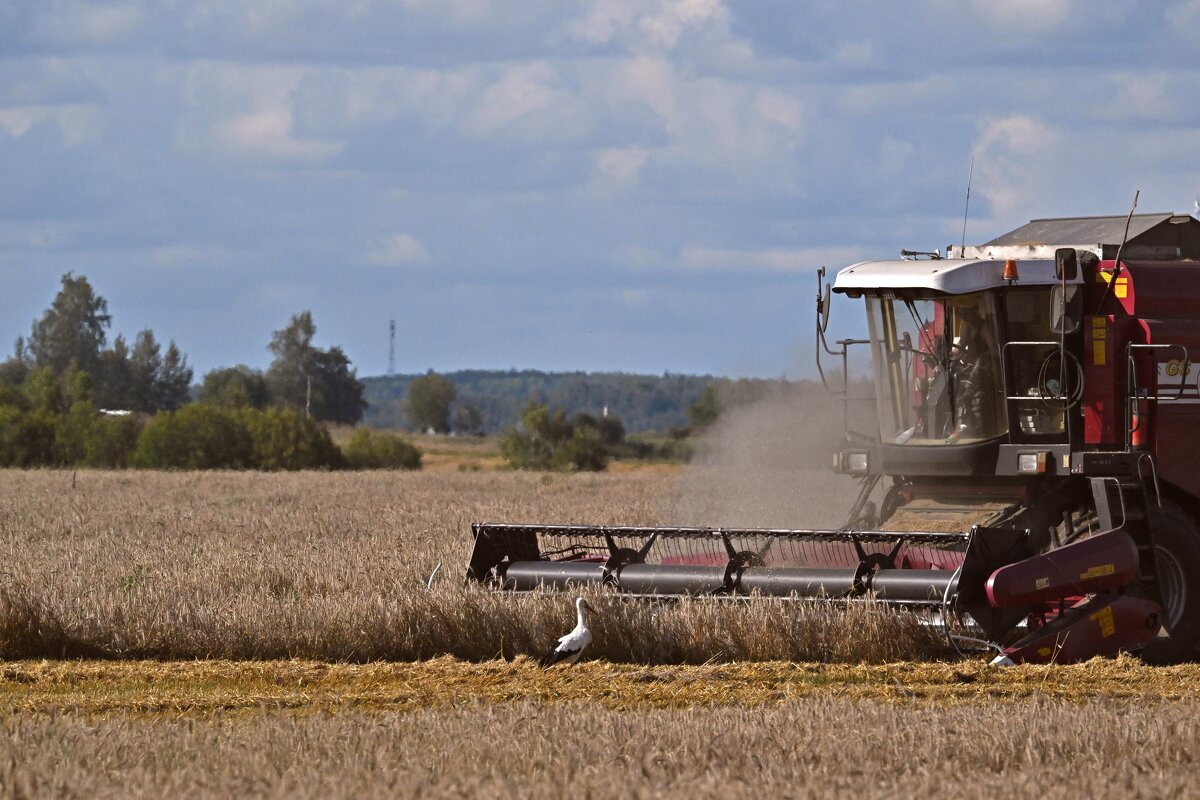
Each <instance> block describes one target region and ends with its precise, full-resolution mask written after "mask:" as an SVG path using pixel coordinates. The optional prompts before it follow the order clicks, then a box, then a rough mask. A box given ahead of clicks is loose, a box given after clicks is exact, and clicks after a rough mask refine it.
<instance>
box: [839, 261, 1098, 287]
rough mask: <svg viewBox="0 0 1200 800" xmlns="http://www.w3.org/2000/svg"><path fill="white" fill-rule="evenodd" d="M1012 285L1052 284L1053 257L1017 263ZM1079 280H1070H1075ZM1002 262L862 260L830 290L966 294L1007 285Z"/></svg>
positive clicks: (1056, 282) (847, 268) (1054, 283)
mask: <svg viewBox="0 0 1200 800" xmlns="http://www.w3.org/2000/svg"><path fill="white" fill-rule="evenodd" d="M1017 274H1018V276H1019V278H1018V279H1017V280H1016V281H1013V285H1014V286H1054V285H1057V284H1059V283H1061V281H1060V280H1059V279H1057V278H1055V277H1054V261H1053V259H1029V260H1022V261H1018V262H1017ZM1078 280H1079V279H1076V280H1075V281H1072V282H1074V283H1077V282H1078ZM1008 285H1009V282H1008V281H1006V280H1004V261H999V260H984V259H976V258H931V259H921V260H918V261H907V260H898V261H862V262H860V263H858V264H852V265H850V266H848V267H846V268H844V269H842V270H841V271H839V272H838V274H837V277H836V278H834V282H833V290H834V291H835V292H842V293H844V294H851V295H858V294H863V293H870V292H871V291H872V290H875V289H887V290H895V289H918V290H926V291H931V292H940V293H943V294H969V293H971V292H981V291H984V290H985V289H996V288H999V287H1002V286H1008Z"/></svg>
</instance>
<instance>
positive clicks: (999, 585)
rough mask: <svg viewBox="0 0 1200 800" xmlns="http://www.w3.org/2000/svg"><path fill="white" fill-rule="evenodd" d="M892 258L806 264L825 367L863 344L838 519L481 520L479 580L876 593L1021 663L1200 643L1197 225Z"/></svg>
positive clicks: (1010, 240)
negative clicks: (858, 309)
mask: <svg viewBox="0 0 1200 800" xmlns="http://www.w3.org/2000/svg"><path fill="white" fill-rule="evenodd" d="M902 255H903V256H904V258H903V259H902V260H899V261H868V262H864V263H860V264H855V265H853V266H849V267H846V268H845V269H843V270H841V271H840V272H839V273H838V274H837V276H836V278H835V279H834V281H833V284H832V286H829V285H827V284H825V278H824V275H825V273H824V270H823V269H822V270H821V271H820V272H819V273H818V285H819V294H818V297H817V342H818V344H817V366H818V369H820V367H821V356H822V352H824V353H825V354H826V356H827V357H829V356H831V357H834V358H836V359H837V360H838V362H839V366H840V368H841V374H842V375H846V374H847V373H848V367H849V365H850V363H851V362H850V359H851V354H852V353H853V352H854V351H855V350H867V351H870V358H871V364H872V367H873V371H874V377H875V393H874V397H872V398H867V399H868V400H869V402H870V403H871V404H872V405H873V406H874V407H875V410H876V412H877V413H874V414H871V415H870V416H871V417H873V418H874V417H877V419H878V424H877V426H876V424H875V423H874V422H872V423H871V425H870V426H867V427H865V428H864V429H856V428H855V427H854V426H853V425H851V424H849V423H848V424H847V426H846V439H845V445H844V448H843V449H842V451H841V452H839V453H837V454H836V456H835V459H834V461H835V463H834V468H835V470H836V471H837V472H841V473H845V474H847V475H850V476H855V477H857V478H858V479H859V480H860V481H861V484H862V486H861V492H860V493H859V495H858V497H859V499H858V501H857V502H856V503H855V504H854V506H853V507H852V508H850V509H849V510H848V522H847V524H846V525H845V526H844V527H843V528H841V529H838V530H763V529H728V528H721V529H718V528H670V527H661V528H631V527H589V526H577V525H536V524H496V523H485V524H476V525H474V526H473V531H474V536H475V546H474V550H473V552H472V555H471V560H470V564H469V565H468V570H467V575H468V579H471V580H475V581H480V582H484V583H488V584H490V585H492V586H495V587H497V588H501V589H504V590H515V591H523V590H532V589H537V588H539V587H546V588H556V589H562V590H570V589H573V588H577V587H582V586H590V585H604V586H607V587H611V589H613V590H615V591H617V592H622V593H625V594H628V595H638V596H655V597H662V596H697V595H718V596H727V597H751V596H767V597H788V598H801V599H816V598H826V599H832V598H864V597H874V598H876V599H877V600H879V601H882V602H884V603H886V604H889V605H893V604H894V605H896V606H901V607H906V608H913V609H928V610H930V611H931V612H932V613H933V615H934V618H936V619H937V620H939V621H940V622H941V623H942V624H945V625H946V626H947V629H949V628H950V627H951V624H952V623H956V624H958V625H961V626H962V628H960V629H966V630H969V631H974V632H976V634H977V636H979V637H981V638H983V639H985V640H986V641H987V642H988V643H990V644H991V645H993V646H994V647H995V648H997V649H998V650H1000V651H1001V652H1002V653H1003V654H1004V655H1005V656H1007V657H1008V658H1010V659H1011V660H1013V661H1017V662H1020V661H1025V662H1051V661H1053V662H1058V663H1064V662H1073V661H1079V660H1083V659H1087V658H1091V657H1092V656H1096V655H1105V656H1112V655H1115V654H1117V653H1118V652H1119V651H1131V652H1140V653H1141V654H1142V656H1143V657H1144V658H1146V659H1147V660H1149V661H1154V662H1173V661H1180V660H1185V659H1188V658H1191V657H1193V656H1195V655H1196V654H1197V649H1198V648H1200V528H1198V526H1197V522H1196V520H1197V518H1198V515H1200V384H1198V381H1197V378H1198V376H1200V369H1195V370H1193V369H1192V368H1191V363H1190V355H1189V354H1190V352H1192V351H1196V352H1200V263H1197V259H1200V221H1197V220H1195V219H1193V218H1192V217H1190V216H1174V215H1171V214H1141V215H1133V214H1132V213H1131V214H1130V216H1129V217H1128V218H1126V217H1091V218H1075V219H1047V220H1034V221H1033V222H1030V223H1029V224H1028V225H1025V226H1023V227H1021V228H1018V229H1017V230H1015V231H1012V232H1011V233H1009V234H1006V235H1004V236H1001V237H999V238H998V239H995V240H993V241H992V242H989V243H988V244H985V245H980V246H970V247H951V248H948V254H947V257H942V256H941V254H940V253H937V252H934V253H913V252H909V251H903V252H902ZM831 289H832V291H833V292H835V293H837V294H839V295H843V296H845V297H847V298H850V299H853V300H857V301H862V302H863V303H864V304H865V314H866V327H867V335H866V336H865V337H864V338H858V339H843V340H840V341H838V342H837V343H836V347H834V348H831V347H830V346H829V344H828V343H827V340H826V337H825V332H826V329H827V325H828V321H829V311H830V300H831V295H830V290H831ZM821 374H822V379H823V380H824V378H825V375H824V372H823V371H822V373H821ZM826 385H827V387H828V386H829V384H828V383H827V384H826ZM832 390H833V391H834V392H835V393H836V394H840V395H841V397H842V402H843V404H844V408H845V409H846V410H847V411H848V412H849V411H850V410H851V409H852V407H853V405H854V403H855V402H856V401H862V400H864V398H854V397H850V396H849V394H848V392H847V386H846V384H845V383H842V384H841V385H839V386H835V387H832ZM849 418H850V414H848V415H847V419H849ZM873 498H875V499H876V500H878V501H879V502H878V507H876V502H874V501H873Z"/></svg>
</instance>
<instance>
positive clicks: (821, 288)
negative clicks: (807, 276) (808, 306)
mask: <svg viewBox="0 0 1200 800" xmlns="http://www.w3.org/2000/svg"><path fill="white" fill-rule="evenodd" d="M831 288H832V284H829V283H825V268H824V267H821V268H820V269H819V270H817V330H819V331H820V332H821V333H824V332H825V329H826V328H828V327H829V308H830V306H829V300H830V294H829V291H830V289H831Z"/></svg>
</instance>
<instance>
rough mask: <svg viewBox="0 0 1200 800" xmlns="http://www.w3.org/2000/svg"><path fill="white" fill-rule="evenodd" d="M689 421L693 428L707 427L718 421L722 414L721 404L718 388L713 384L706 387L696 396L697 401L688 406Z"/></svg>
mask: <svg viewBox="0 0 1200 800" xmlns="http://www.w3.org/2000/svg"><path fill="white" fill-rule="evenodd" d="M687 413H688V422H690V423H691V424H692V427H693V428H707V427H708V426H709V425H712V424H713V423H714V422H716V421H717V417H719V416H720V415H721V405H720V403H719V402H718V400H717V390H716V387H715V386H714V385H713V384H709V385H708V386H706V387H704V391H703V392H701V393H700V396H699V397H698V398H696V402H694V403H692V404H691V405H690V406H688V410H687Z"/></svg>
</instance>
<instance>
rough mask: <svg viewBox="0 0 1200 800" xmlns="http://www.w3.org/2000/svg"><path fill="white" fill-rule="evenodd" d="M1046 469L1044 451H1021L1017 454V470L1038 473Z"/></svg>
mask: <svg viewBox="0 0 1200 800" xmlns="http://www.w3.org/2000/svg"><path fill="white" fill-rule="evenodd" d="M1045 471H1046V453H1021V454H1020V455H1018V456H1017V472H1021V473H1025V474H1032V475H1040V474H1042V473H1044V472H1045Z"/></svg>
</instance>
